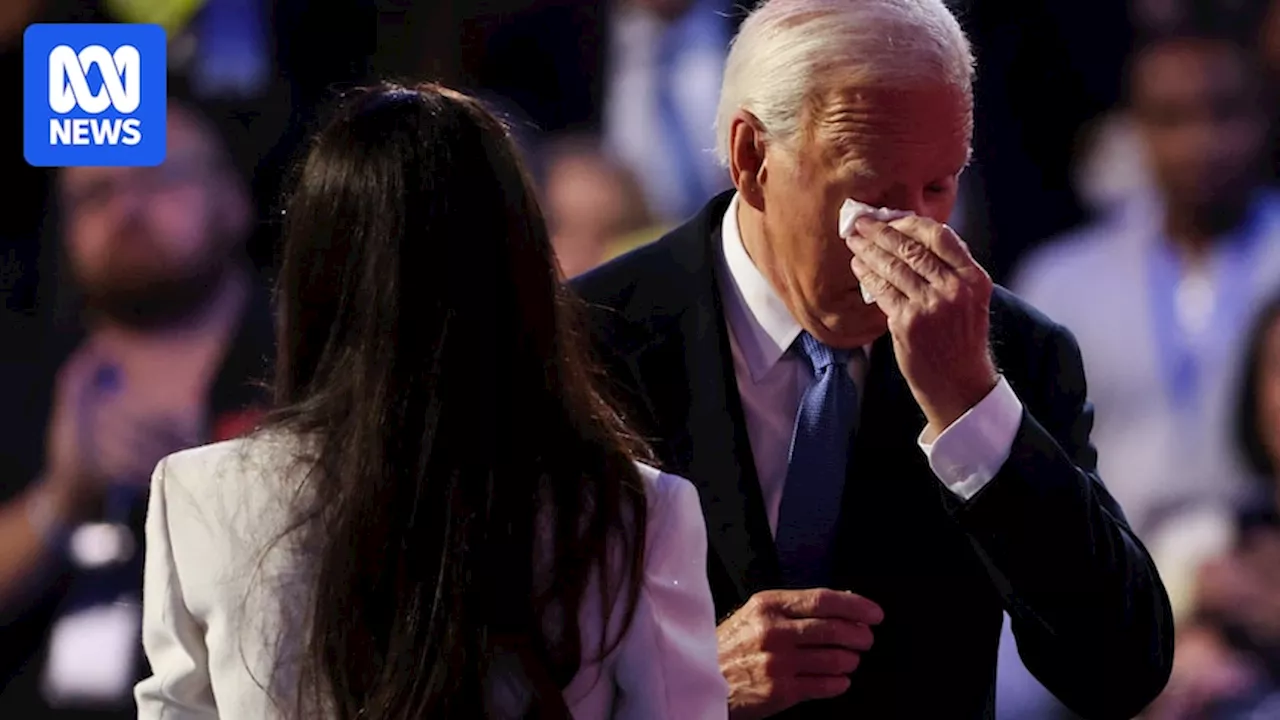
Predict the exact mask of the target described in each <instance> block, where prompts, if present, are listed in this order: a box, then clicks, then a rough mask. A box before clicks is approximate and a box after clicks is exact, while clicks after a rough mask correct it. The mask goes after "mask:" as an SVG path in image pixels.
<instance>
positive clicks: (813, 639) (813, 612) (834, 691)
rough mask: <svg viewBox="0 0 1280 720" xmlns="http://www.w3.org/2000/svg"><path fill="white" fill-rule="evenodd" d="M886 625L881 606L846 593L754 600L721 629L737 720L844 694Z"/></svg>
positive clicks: (723, 664) (774, 594)
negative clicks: (876, 630)
mask: <svg viewBox="0 0 1280 720" xmlns="http://www.w3.org/2000/svg"><path fill="white" fill-rule="evenodd" d="M883 620H884V611H883V610H881V609H880V606H878V605H876V604H875V603H873V602H871V601H870V600H867V599H866V598H863V597H860V596H858V595H854V594H853V593H848V592H841V591H838V590H826V589H816V590H768V591H765V592H761V593H757V594H756V595H753V596H752V597H751V599H750V600H749V601H748V602H747V604H746V605H744V606H742V608H741V609H740V610H738V611H737V612H735V613H734V614H733V615H731V616H730V617H729V619H727V620H725V621H724V622H723V623H721V624H720V627H718V628H717V629H716V636H717V638H718V641H719V647H720V671H721V672H722V673H723V674H724V677H725V680H727V681H728V683H729V714H730V717H732V718H733V719H734V720H755V719H756V718H765V717H769V716H770V715H775V714H777V713H780V712H782V711H783V710H786V709H787V708H789V707H791V706H793V705H796V704H797V703H800V702H803V701H805V700H815V699H820V698H832V697H836V696H838V695H841V694H843V693H844V692H845V691H846V690H848V689H849V683H850V680H849V674H850V673H852V672H853V671H854V670H856V669H857V668H858V663H859V662H860V661H861V658H862V653H865V652H866V651H867V650H869V649H871V643H872V634H871V627H872V626H874V625H878V624H880V623H881V622H882V621H883Z"/></svg>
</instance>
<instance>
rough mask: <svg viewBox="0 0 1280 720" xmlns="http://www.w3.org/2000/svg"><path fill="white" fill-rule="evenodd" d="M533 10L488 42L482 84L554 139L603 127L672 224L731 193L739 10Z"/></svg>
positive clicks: (713, 3) (646, 4) (654, 3)
mask: <svg viewBox="0 0 1280 720" xmlns="http://www.w3.org/2000/svg"><path fill="white" fill-rule="evenodd" d="M533 5H534V7H532V8H530V9H529V10H527V11H526V12H524V13H520V14H516V15H513V16H512V17H511V18H510V19H509V21H508V22H507V23H505V24H504V25H503V27H501V28H499V29H498V30H497V31H496V32H494V34H493V36H492V37H491V38H490V39H489V40H488V41H487V42H486V43H485V56H484V60H483V62H482V64H481V67H480V70H479V72H478V78H477V79H478V82H479V84H480V86H482V87H484V88H486V89H487V90H490V91H492V92H495V93H497V94H499V95H503V96H505V97H508V98H510V99H511V100H512V101H514V102H515V103H516V104H517V105H519V106H521V107H522V108H523V109H524V111H525V112H526V113H528V115H529V116H530V118H531V119H532V120H533V121H534V123H536V124H537V125H538V126H539V127H541V128H542V129H543V130H545V131H548V132H553V133H554V132H558V131H561V130H583V129H584V127H583V126H584V125H593V126H595V128H594V129H596V130H597V131H598V132H599V134H600V136H601V137H602V139H603V142H604V147H605V149H606V150H607V151H608V152H609V153H610V154H611V155H613V156H615V157H617V158H618V159H619V160H621V161H622V162H623V163H625V164H626V165H627V167H629V168H630V169H631V171H632V172H634V173H635V174H636V176H637V177H638V178H639V180H640V185H641V187H642V188H643V189H644V193H645V196H646V202H647V204H648V205H649V207H650V209H651V210H652V212H653V213H654V215H655V216H656V217H657V218H658V219H659V220H660V221H662V222H668V223H674V222H678V221H681V220H684V219H686V218H687V217H688V216H690V215H692V214H693V213H694V212H696V211H697V210H698V209H699V208H700V207H701V206H702V204H703V203H704V202H706V201H707V200H708V199H709V198H710V197H711V196H712V195H714V194H716V193H717V192H719V191H721V190H723V189H725V188H726V187H728V179H727V178H726V177H725V175H724V171H723V169H721V168H720V167H719V166H718V165H717V163H716V159H715V133H714V124H715V110H716V102H715V101H716V94H717V93H718V92H719V90H720V80H721V77H722V75H723V73H724V59H725V55H726V53H727V52H728V46H729V39H730V37H732V33H733V31H734V29H735V27H736V25H737V22H738V21H739V20H740V18H741V12H740V11H739V10H738V8H737V6H736V4H735V3H733V2H730V1H729V0H596V1H595V2H592V3H583V4H581V7H574V6H567V5H565V4H564V3H533ZM547 63H551V64H553V65H554V67H551V68H548V67H546V64H547ZM574 106H581V107H580V109H579V110H578V112H577V113H576V116H574V117H570V116H567V115H565V112H566V107H570V108H571V107H574Z"/></svg>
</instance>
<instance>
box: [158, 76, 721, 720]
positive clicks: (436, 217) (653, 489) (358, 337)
mask: <svg viewBox="0 0 1280 720" xmlns="http://www.w3.org/2000/svg"><path fill="white" fill-rule="evenodd" d="M285 222H286V231H285V250H284V258H283V264H282V269H281V273H280V278H279V288H278V303H279V312H280V319H279V360H278V368H277V382H276V391H277V395H278V401H279V409H278V411H277V412H276V413H275V415H274V416H273V418H272V419H271V421H270V422H269V423H267V424H266V426H265V427H264V428H262V429H261V430H260V431H258V432H257V433H256V434H255V435H253V436H251V437H250V438H248V439H246V440H241V441H236V442H232V443H224V444H221V445H214V446H209V447H205V448H201V449H197V450H193V451H188V452H185V453H180V454H178V455H174V456H171V457H169V458H167V459H166V460H165V461H164V462H162V463H161V464H160V466H159V467H158V468H157V470H156V473H155V478H154V481H153V486H152V494H151V499H150V513H149V516H148V521H147V522H148V525H147V543H148V545H147V570H146V586H145V593H144V626H143V635H144V642H145V645H146V648H147V654H148V657H149V659H150V661H151V665H152V668H153V672H154V675H153V677H151V678H149V679H148V680H145V681H144V682H142V683H140V684H139V685H138V688H137V693H136V694H137V698H138V707H139V715H140V717H142V718H161V717H163V718H179V717H184V718H185V717H192V718H194V717H201V718H207V717H226V718H236V719H240V718H246V719H247V718H255V719H256V718H264V717H287V718H300V719H306V720H310V719H311V718H317V719H322V718H323V719H327V718H332V719H333V720H356V719H357V718H359V720H418V719H420V718H468V719H469V718H483V717H497V718H518V717H541V718H550V717H555V716H557V715H558V716H560V717H567V716H568V712H567V711H566V707H567V708H568V710H569V711H571V712H572V716H573V717H576V718H578V719H579V720H582V719H584V718H606V717H614V718H637V719H638V718H681V719H682V720H683V719H685V718H692V719H700V718H724V717H726V715H727V710H726V694H727V687H726V685H725V683H724V680H723V678H722V677H721V675H720V671H719V667H718V663H717V654H716V640H715V618H714V610H713V605H712V601H711V594H710V590H709V588H708V585H707V580H706V576H705V562H706V535H705V526H704V524H703V519H702V515H701V509H700V506H699V504H698V497H697V492H696V490H694V488H693V487H692V486H691V485H689V484H688V483H687V482H686V481H684V480H682V479H680V478H676V477H673V476H670V475H666V474H662V473H659V472H658V471H657V470H654V469H652V468H651V467H649V466H646V465H643V464H639V462H638V461H640V460H643V459H644V458H646V457H647V455H646V454H645V449H644V446H643V444H642V443H641V442H639V441H638V440H637V439H636V438H635V437H634V436H633V435H632V434H631V433H630V432H629V431H628V430H627V428H626V426H625V425H624V423H623V421H622V419H621V418H620V417H619V416H618V415H617V414H616V413H615V412H614V411H613V410H612V409H611V408H610V406H609V405H608V404H606V403H605V402H604V401H603V400H602V398H601V396H600V394H599V393H598V392H597V388H596V385H595V382H594V377H593V373H592V370H591V365H590V364H589V363H588V362H587V359H586V357H585V354H584V351H583V345H582V340H580V338H579V337H578V335H577V334H576V320H575V318H574V307H573V301H572V299H571V296H570V295H569V294H568V293H567V292H566V290H565V289H564V288H563V287H562V286H561V285H560V283H559V281H558V274H557V268H556V264H555V260H554V258H553V255H552V251H551V246H550V243H549V241H548V239H547V231H546V228H545V225H544V223H543V219H542V214H541V211H540V210H539V207H538V204H537V202H536V200H535V199H534V195H533V193H532V191H531V189H530V186H529V183H528V180H527V176H526V174H525V172H524V170H523V169H522V167H521V164H520V162H519V161H518V159H517V157H516V152H515V150H514V147H513V144H512V142H511V140H510V139H509V137H508V135H507V133H506V131H505V129H504V128H503V127H502V125H501V124H500V123H499V122H498V121H497V120H496V119H494V118H493V116H492V115H490V114H489V113H488V112H486V111H485V110H484V109H483V108H482V107H481V106H480V105H479V104H478V103H476V102H475V101H474V100H472V99H470V98H468V97H466V96H463V95H460V94H458V93H455V92H452V91H449V90H446V89H443V88H439V87H436V86H423V87H419V88H412V89H410V88H403V87H398V86H389V85H383V86H379V87H376V88H372V89H368V90H364V91H361V92H359V93H357V94H355V96H354V97H352V98H351V99H350V100H349V101H348V102H347V103H345V106H344V108H343V109H342V110H341V112H340V114H339V115H338V117H337V118H336V119H335V120H333V121H332V122H331V123H330V124H329V125H328V126H327V127H326V128H325V129H323V130H322V131H321V132H320V133H319V135H318V136H317V137H316V139H315V141H314V146H313V147H312V148H311V151H310V154H309V156H308V158H307V160H306V163H305V165H304V167H303V169H302V172H301V176H300V178H299V180H298V183H297V187H296V189H295V191H294V193H293V195H292V197H291V200H290V202H289V204H288V206H287V210H286V217H285Z"/></svg>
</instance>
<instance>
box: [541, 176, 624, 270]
mask: <svg viewBox="0 0 1280 720" xmlns="http://www.w3.org/2000/svg"><path fill="white" fill-rule="evenodd" d="M543 196H544V205H545V211H546V215H547V224H548V226H549V228H550V230H551V243H552V245H553V246H554V247H555V251H556V258H557V259H558V260H559V262H560V268H561V270H562V271H563V272H564V275H565V277H566V278H572V277H575V276H577V275H581V274H582V273H584V272H586V271H588V270H591V269H592V268H594V267H595V266H597V265H599V264H600V263H601V262H603V261H604V260H605V258H606V257H607V255H608V254H609V251H610V249H611V246H612V245H613V243H615V242H617V241H618V240H620V239H621V238H622V237H623V236H625V235H628V234H630V233H633V232H637V231H639V230H641V229H643V228H644V227H645V226H646V225H647V224H648V223H647V215H648V214H647V212H646V210H645V204H644V197H643V196H642V195H641V192H640V188H639V185H638V184H637V183H636V182H635V180H634V178H633V177H632V176H631V175H630V174H629V173H628V172H627V171H626V170H625V169H623V168H621V167H620V166H618V165H616V164H615V163H613V162H611V161H610V160H609V159H608V158H606V157H604V156H603V155H600V154H598V153H593V152H589V151H571V152H565V153H563V154H560V155H558V156H556V157H554V158H553V159H552V161H551V162H550V164H549V166H548V168H547V174H546V182H545V187H544V188H543Z"/></svg>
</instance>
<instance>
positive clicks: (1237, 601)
mask: <svg viewBox="0 0 1280 720" xmlns="http://www.w3.org/2000/svg"><path fill="white" fill-rule="evenodd" d="M1234 429H1235V431H1236V436H1235V437H1236V440H1237V443H1238V445H1239V448H1240V450H1241V452H1242V453H1243V454H1244V455H1245V457H1246V458H1247V459H1248V465H1249V469H1250V470H1251V472H1252V478H1251V479H1252V480H1254V481H1255V484H1254V486H1253V487H1251V488H1250V490H1251V492H1250V493H1249V494H1248V496H1247V497H1246V498H1245V499H1244V500H1243V501H1242V502H1240V503H1239V504H1238V505H1236V506H1235V507H1234V508H1229V509H1228V510H1229V511H1227V512H1221V513H1219V514H1218V515H1217V516H1216V517H1215V518H1214V520H1215V521H1216V523H1217V524H1218V526H1219V532H1220V534H1221V535H1222V536H1224V537H1226V538H1228V542H1227V543H1226V545H1225V547H1223V548H1222V552H1221V554H1220V555H1218V556H1217V557H1214V558H1213V559H1211V560H1210V561H1208V562H1206V563H1204V564H1203V565H1202V566H1200V567H1199V568H1198V573H1197V582H1196V588H1195V595H1194V597H1193V608H1192V610H1193V612H1192V613H1191V615H1190V617H1188V619H1187V621H1186V622H1185V623H1183V624H1182V625H1181V626H1180V627H1179V629H1178V646H1177V654H1176V657H1177V660H1176V662H1175V664H1174V672H1173V677H1172V679H1171V680H1170V682H1169V688H1168V691H1167V692H1166V693H1165V696H1164V697H1162V698H1161V700H1160V702H1159V703H1158V704H1157V705H1156V706H1155V707H1153V708H1152V713H1151V717H1150V719H1149V720H1194V719H1196V718H1208V719H1209V720H1254V719H1255V718H1256V719H1257V720H1264V719H1269V718H1274V717H1280V298H1274V299H1272V300H1271V302H1270V303H1269V304H1268V305H1267V307H1265V308H1264V309H1263V311H1262V312H1261V313H1260V314H1259V316H1258V319H1257V322H1256V324H1255V326H1254V330H1253V334H1252V337H1251V339H1250V341H1249V343H1248V353H1247V355H1246V363H1245V372H1244V375H1243V381H1242V383H1241V385H1240V392H1239V393H1238V411H1237V415H1236V422H1235V423H1234Z"/></svg>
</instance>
